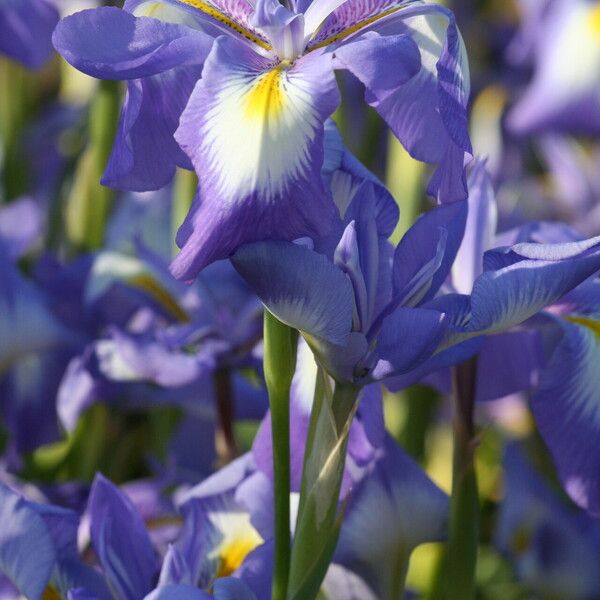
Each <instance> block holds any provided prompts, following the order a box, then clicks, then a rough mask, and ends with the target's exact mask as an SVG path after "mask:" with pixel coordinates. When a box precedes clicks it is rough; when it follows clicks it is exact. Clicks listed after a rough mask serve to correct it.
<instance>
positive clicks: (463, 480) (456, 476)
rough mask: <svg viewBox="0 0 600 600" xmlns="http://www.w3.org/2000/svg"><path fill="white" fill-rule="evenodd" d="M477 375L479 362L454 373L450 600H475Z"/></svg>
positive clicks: (474, 360)
mask: <svg viewBox="0 0 600 600" xmlns="http://www.w3.org/2000/svg"><path fill="white" fill-rule="evenodd" d="M476 375H477V362H476V359H471V360H470V361H467V362H465V363H463V364H461V365H459V366H457V367H455V369H454V384H455V385H454V387H455V393H454V419H453V430H454V452H453V465H452V499H451V502H450V531H449V538H448V557H447V558H448V562H447V565H448V571H447V574H448V579H447V590H446V591H447V595H446V598H447V599H448V600H471V599H473V598H475V567H476V564H477V544H478V540H479V496H478V491H477V476H476V473H475V460H474V458H475V439H474V438H475V428H474V424H473V409H474V404H475V384H476Z"/></svg>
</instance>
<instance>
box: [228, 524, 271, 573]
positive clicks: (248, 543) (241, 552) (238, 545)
mask: <svg viewBox="0 0 600 600" xmlns="http://www.w3.org/2000/svg"><path fill="white" fill-rule="evenodd" d="M262 541H263V540H262V538H261V537H260V535H259V534H258V532H256V531H252V532H250V531H249V532H248V533H247V534H246V535H244V536H243V537H242V536H240V537H238V538H237V539H235V540H232V541H231V542H229V543H227V544H225V545H223V546H222V547H221V548H220V549H219V567H218V570H217V578H218V577H228V576H229V575H231V574H232V573H233V572H234V571H237V569H239V568H240V566H241V564H242V563H243V562H244V559H245V558H246V556H248V554H250V552H252V550H254V548H256V547H257V546H259V545H260V544H262Z"/></svg>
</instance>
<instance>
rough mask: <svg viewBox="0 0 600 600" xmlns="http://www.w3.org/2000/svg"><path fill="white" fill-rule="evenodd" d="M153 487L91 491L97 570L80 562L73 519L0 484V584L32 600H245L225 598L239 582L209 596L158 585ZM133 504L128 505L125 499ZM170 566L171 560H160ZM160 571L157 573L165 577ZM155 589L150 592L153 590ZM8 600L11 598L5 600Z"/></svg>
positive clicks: (102, 486)
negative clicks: (150, 516) (151, 524)
mask: <svg viewBox="0 0 600 600" xmlns="http://www.w3.org/2000/svg"><path fill="white" fill-rule="evenodd" d="M153 489H154V486H152V485H149V486H148V485H145V486H143V490H144V491H143V493H142V494H140V493H139V492H140V489H139V488H138V489H137V490H133V489H131V490H129V492H128V493H127V494H126V493H124V491H123V490H121V489H119V488H117V487H116V486H115V485H113V484H112V483H111V482H110V481H108V480H107V479H105V478H104V477H102V476H101V475H97V476H96V478H95V480H94V484H93V486H92V489H91V492H90V496H89V500H88V511H87V515H86V519H87V522H88V524H89V531H90V538H91V543H92V546H93V549H94V554H95V558H96V559H97V563H98V567H99V568H98V569H96V568H93V567H92V566H90V565H89V564H88V563H87V561H84V559H83V557H82V555H81V553H80V550H79V548H81V547H82V546H84V545H85V541H86V540H85V538H84V537H83V536H82V530H84V529H85V527H84V524H83V522H82V523H81V524H80V519H79V515H78V514H77V513H76V512H74V511H71V510H67V509H64V508H59V507H56V506H52V505H49V504H42V503H37V502H31V501H29V500H27V499H26V498H24V497H23V496H22V495H21V494H20V493H19V492H17V491H15V490H13V489H11V488H9V487H7V486H5V485H4V484H0V500H1V502H0V516H1V517H2V522H3V527H2V529H1V531H0V574H3V575H4V576H6V577H7V578H8V581H6V580H5V581H2V582H1V583H2V584H3V585H4V586H5V587H7V588H8V589H9V590H11V591H12V590H13V589H16V590H17V591H18V592H20V593H21V594H23V595H25V596H27V598H30V599H31V600H41V598H42V597H46V596H45V595H44V594H45V593H46V592H49V591H50V593H51V592H52V591H54V592H56V593H58V594H60V596H61V597H63V598H69V599H74V600H83V599H86V600H111V599H114V600H117V599H118V600H134V599H135V600H140V599H142V598H152V599H155V598H165V599H167V598H168V599H171V600H175V599H177V598H200V599H203V598H207V599H208V598H217V599H220V600H227V599H228V598H240V599H242V598H248V600H253V598H254V597H253V596H252V594H251V592H250V591H249V590H248V589H244V592H245V593H246V595H245V596H244V595H239V596H235V595H234V596H232V595H228V593H229V590H240V589H243V588H242V584H241V582H237V583H236V582H232V583H228V581H227V580H223V581H218V582H215V585H214V587H213V594H210V595H209V594H204V593H203V592H201V590H199V589H198V588H197V587H195V586H194V587H191V586H188V587H187V588H186V587H185V586H184V591H187V592H188V594H187V595H185V594H184V593H183V591H182V590H181V589H180V588H179V586H178V585H169V584H168V583H169V582H163V581H161V580H159V573H160V568H161V557H160V556H159V554H158V553H157V551H156V548H155V546H154V545H153V541H152V540H151V537H150V535H149V532H148V530H147V528H146V525H145V524H144V520H143V517H144V515H145V513H148V511H150V512H155V511H156V510H157V509H158V510H159V511H160V510H163V509H164V507H163V504H164V501H163V500H160V499H157V498H156V497H155V494H154V492H153V491H152V492H151V493H150V495H148V490H153ZM131 494H133V496H132V497H133V498H135V499H136V503H135V504H134V502H133V501H132V498H131V497H130V495H131ZM164 560H165V564H169V562H170V559H169V553H167V556H166V557H165V559H164ZM165 568H167V567H165V566H163V570H165ZM157 584H158V587H157V588H156V589H155V586H157ZM9 597H10V596H9Z"/></svg>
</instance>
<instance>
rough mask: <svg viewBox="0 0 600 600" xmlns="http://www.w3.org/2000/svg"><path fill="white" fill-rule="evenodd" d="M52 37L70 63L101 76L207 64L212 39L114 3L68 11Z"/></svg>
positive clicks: (125, 75) (133, 76) (118, 76)
mask: <svg viewBox="0 0 600 600" xmlns="http://www.w3.org/2000/svg"><path fill="white" fill-rule="evenodd" d="M52 39H53V42H54V46H55V47H56V49H57V50H58V51H59V52H60V54H62V56H63V57H64V58H65V59H66V60H67V61H68V62H69V63H71V64H72V65H73V66H74V67H75V68H76V69H79V70H80V71H83V72H84V73H87V74H88V75H91V76H92V77H97V78H98V79H139V78H140V77H149V76H151V75H156V74H157V73H162V72H164V71H168V70H170V69H173V68H174V67H180V66H184V65H202V63H203V62H204V59H205V58H206V56H207V54H208V52H209V51H210V48H211V45H212V41H213V39H212V38H211V37H210V36H207V35H206V34H204V33H202V32H200V31H196V30H194V29H190V28H188V27H183V26H180V25H174V24H172V23H163V22H162V21H159V20H157V19H149V18H146V17H140V18H136V17H134V16H132V15H131V14H129V13H128V12H126V11H124V10H121V9H120V8H113V7H102V8H94V9H89V10H84V11H81V12H78V13H75V14H74V15H71V16H70V17H66V18H65V19H63V20H62V21H61V22H60V23H59V24H58V26H57V28H56V30H55V32H54V36H53V38H52Z"/></svg>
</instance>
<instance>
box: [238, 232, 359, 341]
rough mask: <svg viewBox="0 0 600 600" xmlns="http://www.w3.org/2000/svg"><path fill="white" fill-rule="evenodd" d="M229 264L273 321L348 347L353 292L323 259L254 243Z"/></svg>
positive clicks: (282, 245)
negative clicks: (266, 309)
mask: <svg viewBox="0 0 600 600" xmlns="http://www.w3.org/2000/svg"><path fill="white" fill-rule="evenodd" d="M232 262H233V264H234V266H235V268H236V269H237V270H238V272H239V273H240V275H241V276H242V277H243V278H244V279H245V280H246V282H247V283H248V285H249V286H250V287H251V288H252V289H253V290H254V292H255V293H256V294H257V295H258V297H259V298H260V299H261V300H262V302H263V303H264V304H265V306H266V307H267V308H268V309H269V310H270V311H271V312H272V313H273V314H274V315H275V316H276V317H277V318H278V319H280V320H281V321H283V322H284V323H286V324H287V325H290V326H291V327H294V328H296V329H299V330H300V331H302V332H305V333H307V334H308V335H310V336H313V337H316V338H318V339H320V340H326V341H329V342H332V343H337V344H345V343H346V342H347V340H348V336H349V335H350V330H351V326H352V302H353V301H352V290H351V287H350V283H349V281H348V279H347V278H346V276H345V275H344V274H343V273H342V271H341V270H340V269H338V268H337V267H335V266H334V265H333V264H332V263H331V262H329V261H328V260H327V258H325V257H324V256H322V255H321V254H317V253H316V252H313V251H312V250H309V249H308V248H305V247H303V246H299V245H296V244H292V243H289V242H257V243H255V244H248V245H246V246H243V247H242V248H240V249H239V250H238V251H237V252H236V253H235V255H234V256H233V257H232Z"/></svg>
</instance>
